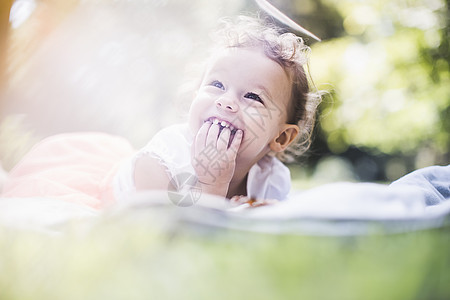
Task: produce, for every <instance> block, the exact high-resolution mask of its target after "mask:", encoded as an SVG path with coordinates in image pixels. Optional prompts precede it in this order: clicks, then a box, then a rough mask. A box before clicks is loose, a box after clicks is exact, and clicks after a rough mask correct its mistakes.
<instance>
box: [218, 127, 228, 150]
mask: <svg viewBox="0 0 450 300" xmlns="http://www.w3.org/2000/svg"><path fill="white" fill-rule="evenodd" d="M230 136H231V130H230V129H229V128H224V129H222V132H221V133H220V135H219V138H218V139H217V150H218V151H219V152H222V151H226V150H227V148H228V143H229V142H230Z"/></svg>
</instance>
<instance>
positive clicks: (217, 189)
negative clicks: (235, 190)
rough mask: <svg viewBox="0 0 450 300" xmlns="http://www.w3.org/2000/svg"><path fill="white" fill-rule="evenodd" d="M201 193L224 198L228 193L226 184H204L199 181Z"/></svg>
mask: <svg viewBox="0 0 450 300" xmlns="http://www.w3.org/2000/svg"><path fill="white" fill-rule="evenodd" d="M199 184H200V187H201V188H202V193H205V194H210V195H216V196H221V197H226V196H227V193H228V187H229V185H228V184H217V185H216V184H206V183H202V182H200V181H199Z"/></svg>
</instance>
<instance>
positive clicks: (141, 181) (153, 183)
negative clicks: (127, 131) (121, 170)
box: [134, 155, 169, 191]
mask: <svg viewBox="0 0 450 300" xmlns="http://www.w3.org/2000/svg"><path fill="white" fill-rule="evenodd" d="M134 183H135V186H136V190H137V191H142V190H167V187H168V186H169V177H168V176H167V172H166V168H165V167H164V166H163V165H161V163H160V162H159V160H158V159H156V158H154V157H152V156H149V155H144V156H141V157H139V158H138V159H137V160H136V165H135V170H134Z"/></svg>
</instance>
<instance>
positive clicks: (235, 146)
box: [228, 129, 244, 156]
mask: <svg viewBox="0 0 450 300" xmlns="http://www.w3.org/2000/svg"><path fill="white" fill-rule="evenodd" d="M243 136H244V132H243V131H242V130H240V129H238V130H237V131H236V134H235V135H234V138H233V141H231V145H230V148H228V151H230V152H231V153H233V155H234V156H236V155H237V152H238V150H239V147H240V146H241V142H242V137H243Z"/></svg>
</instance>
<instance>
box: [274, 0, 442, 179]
mask: <svg viewBox="0 0 450 300" xmlns="http://www.w3.org/2000/svg"><path fill="white" fill-rule="evenodd" d="M272 3H273V4H274V5H276V6H278V7H280V8H281V9H282V10H283V11H285V12H286V14H288V15H289V16H290V17H292V18H293V19H294V20H295V21H297V22H298V23H300V24H301V25H302V26H304V27H305V28H307V29H309V30H311V31H312V32H313V33H315V34H317V35H318V36H319V37H321V38H322V39H323V42H321V43H314V42H313V41H309V40H308V39H306V40H307V42H309V43H310V44H311V47H312V56H311V72H312V77H313V78H314V79H315V82H316V84H317V85H318V88H319V89H325V90H329V91H330V93H329V95H328V96H327V97H325V99H324V101H323V104H322V106H321V117H320V124H319V127H318V134H317V135H316V140H315V142H314V144H313V147H312V150H313V151H312V153H313V155H312V157H310V163H311V164H313V165H315V164H316V162H317V160H318V159H319V157H323V156H326V155H337V156H341V157H346V158H347V159H348V160H350V161H351V162H352V163H353V167H354V168H355V170H359V171H358V172H359V173H358V175H359V177H360V178H361V179H369V180H386V179H387V180H393V179H395V178H397V177H398V176H401V175H403V173H405V172H409V171H411V170H413V169H416V168H420V167H424V166H427V165H432V164H448V163H449V160H450V157H449V148H450V130H449V127H450V112H449V107H450V84H449V83H450V81H449V79H450V75H449V53H450V51H449V20H450V18H449V8H448V1H447V3H446V2H444V0H411V1H403V0H395V1H391V0H389V1H387V0H383V1H377V2H373V1H368V0H362V1H361V0H358V1H356V0H321V1H309V0H304V1H295V0H285V1H283V0H276V1H275V0H274V1H272ZM314 153H316V154H317V155H314ZM389 165H391V166H390V167H389ZM389 170H390V171H389Z"/></svg>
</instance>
